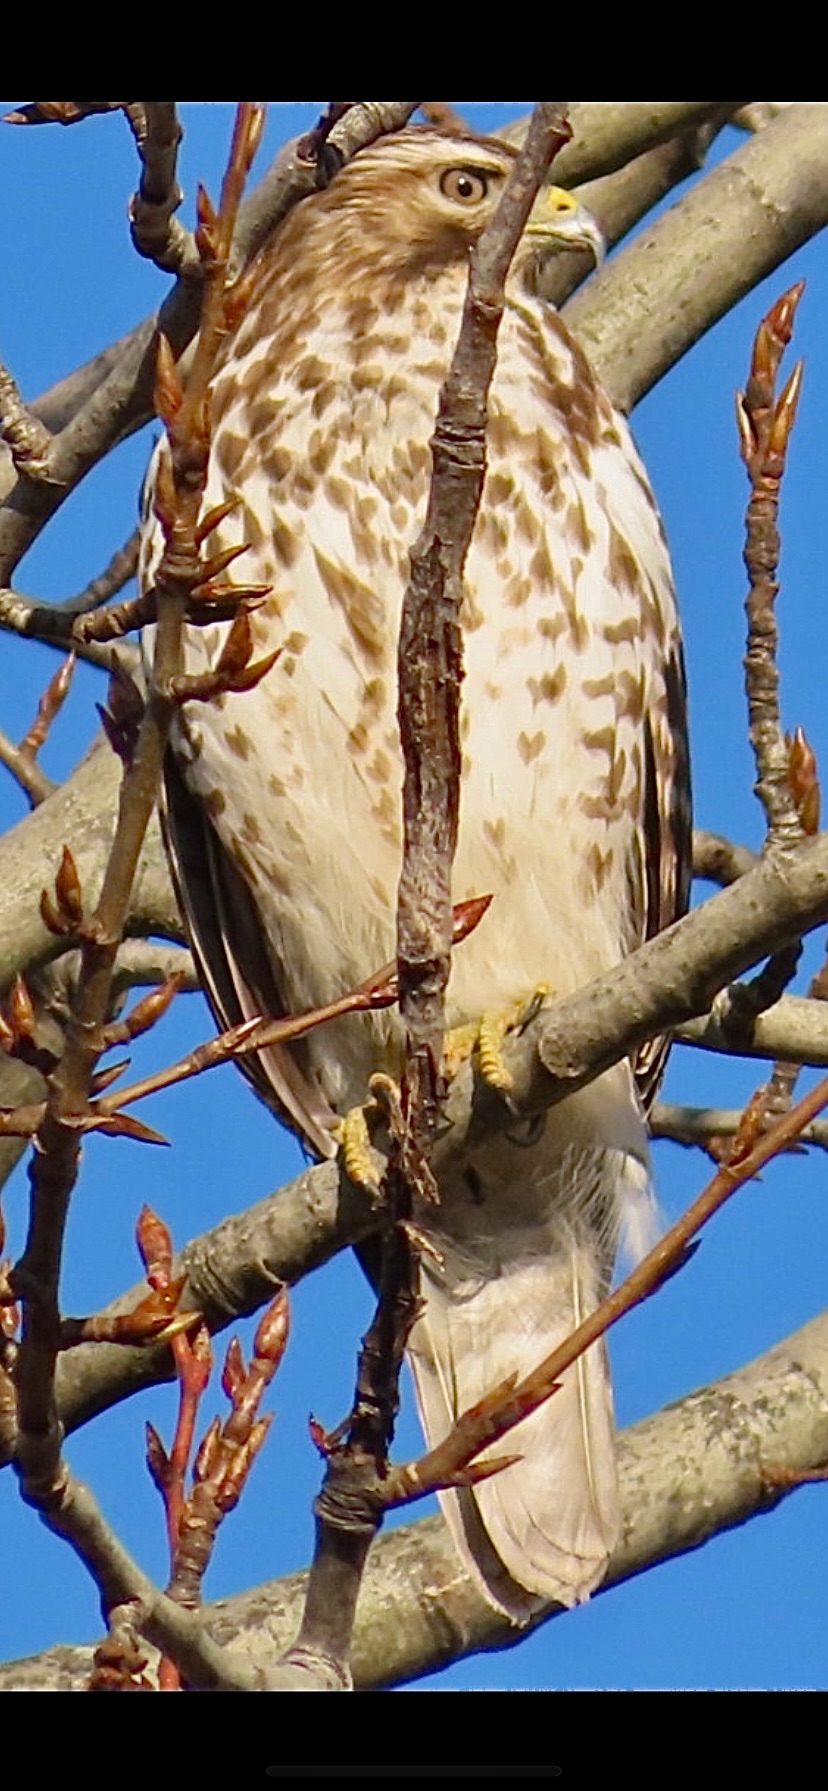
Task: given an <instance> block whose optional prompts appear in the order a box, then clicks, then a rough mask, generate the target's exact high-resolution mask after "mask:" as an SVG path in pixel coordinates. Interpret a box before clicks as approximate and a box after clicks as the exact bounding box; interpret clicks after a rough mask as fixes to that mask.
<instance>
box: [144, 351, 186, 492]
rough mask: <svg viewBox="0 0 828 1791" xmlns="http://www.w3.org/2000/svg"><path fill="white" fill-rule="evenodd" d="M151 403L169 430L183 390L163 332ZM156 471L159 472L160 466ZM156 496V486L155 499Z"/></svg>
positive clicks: (179, 404) (181, 402)
mask: <svg viewBox="0 0 828 1791" xmlns="http://www.w3.org/2000/svg"><path fill="white" fill-rule="evenodd" d="M152 401H153V405H154V407H155V413H156V416H159V417H160V418H161V421H162V423H163V424H164V425H165V427H166V428H167V429H169V428H170V425H171V424H172V423H174V422H175V419H176V417H177V416H178V413H179V411H180V409H181V406H182V404H183V402H184V390H183V387H182V384H181V381H180V379H179V377H178V373H177V371H176V365H175V356H174V354H173V351H172V348H171V347H170V344H169V341H168V339H167V337H166V336H165V335H164V332H163V330H159V331H158V334H157V336H156V350H155V386H154V389H153V394H152ZM162 458H163V457H162ZM158 471H159V472H160V464H159V468H158ZM157 495H158V493H157V485H156V499H157ZM156 514H157V511H156Z"/></svg>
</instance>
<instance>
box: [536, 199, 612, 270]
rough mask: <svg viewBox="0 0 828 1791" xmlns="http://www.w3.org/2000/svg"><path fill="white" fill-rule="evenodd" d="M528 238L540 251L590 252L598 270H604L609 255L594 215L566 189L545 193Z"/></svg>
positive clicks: (539, 200)
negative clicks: (606, 256)
mask: <svg viewBox="0 0 828 1791" xmlns="http://www.w3.org/2000/svg"><path fill="white" fill-rule="evenodd" d="M525 234H526V236H527V237H528V238H529V240H530V242H531V244H532V246H533V247H535V248H538V249H544V248H547V249H550V250H551V249H556V248H558V249H588V250H589V252H590V254H591V255H592V256H593V257H594V260H595V265H596V267H600V264H601V262H602V261H603V259H604V256H605V254H606V252H607V245H606V243H605V241H604V237H603V234H602V231H601V229H600V227H599V225H598V223H597V221H596V219H595V218H594V217H593V215H592V212H591V211H587V208H586V206H585V205H582V204H581V202H580V200H578V199H576V198H575V197H574V195H573V194H572V193H567V192H565V191H564V188H563V187H544V188H543V189H542V191H541V193H540V194H539V196H538V198H537V200H536V202H535V206H534V209H533V211H532V214H531V216H530V218H529V222H528V224H527V226H526V232H525Z"/></svg>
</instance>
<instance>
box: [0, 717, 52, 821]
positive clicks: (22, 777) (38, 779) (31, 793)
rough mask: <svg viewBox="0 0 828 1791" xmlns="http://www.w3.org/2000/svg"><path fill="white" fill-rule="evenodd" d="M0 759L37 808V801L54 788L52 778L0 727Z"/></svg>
mask: <svg viewBox="0 0 828 1791" xmlns="http://www.w3.org/2000/svg"><path fill="white" fill-rule="evenodd" d="M0 761H2V763H3V764H4V765H5V767H6V770H7V771H10V772H11V774H12V777H14V778H16V779H17V782H18V783H19V785H20V788H21V790H23V791H24V793H25V795H26V796H27V797H28V799H29V802H30V803H31V806H32V808H37V805H38V803H40V802H44V801H45V799H46V797H47V796H51V794H52V791H53V790H54V789H55V788H56V785H55V784H54V783H53V782H52V779H51V778H50V777H47V775H46V772H45V771H41V769H40V766H39V765H38V764H36V763H35V761H34V759H33V758H32V757H31V755H30V754H29V753H25V752H24V751H23V749H22V747H20V746H15V744H14V741H13V740H10V739H9V737H8V734H4V732H3V729H2V728H0Z"/></svg>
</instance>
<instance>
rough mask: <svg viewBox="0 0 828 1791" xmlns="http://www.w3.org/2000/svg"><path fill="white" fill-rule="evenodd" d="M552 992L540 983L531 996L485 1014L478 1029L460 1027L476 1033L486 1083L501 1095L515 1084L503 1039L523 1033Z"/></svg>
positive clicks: (467, 1053)
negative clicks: (505, 1059) (505, 1053)
mask: <svg viewBox="0 0 828 1791" xmlns="http://www.w3.org/2000/svg"><path fill="white" fill-rule="evenodd" d="M549 994H550V989H549V986H548V984H547V983H538V985H537V987H536V988H535V989H533V991H532V994H531V995H530V996H529V997H528V998H525V999H523V1000H521V1001H515V1002H513V1004H512V1006H511V1007H508V1008H503V1009H501V1010H499V1011H498V1012H491V1013H487V1014H483V1016H482V1018H481V1019H480V1021H479V1023H478V1025H477V1026H476V1028H474V1027H473V1028H471V1029H470V1028H467V1027H458V1028H457V1033H458V1035H460V1034H463V1033H465V1032H467V1031H469V1030H471V1031H472V1032H473V1033H475V1037H474V1039H473V1044H472V1049H473V1048H474V1045H475V1044H476V1045H477V1052H478V1057H479V1060H480V1074H481V1075H482V1077H483V1080H484V1082H488V1084H489V1087H490V1088H495V1089H497V1090H498V1091H499V1093H500V1094H504V1095H508V1094H509V1093H510V1092H511V1089H512V1086H513V1079H512V1076H511V1073H510V1071H509V1070H507V1068H506V1065H505V1063H504V1061H503V1040H504V1039H505V1037H506V1034H507V1033H509V1032H522V1031H523V1029H524V1027H525V1026H528V1025H529V1022H530V1020H534V1018H535V1015H536V1014H537V1013H538V1011H539V1009H540V1008H541V1007H542V1006H543V1003H544V1001H545V1000H546V997H547V996H548V995H549ZM454 1037H455V1034H453V1033H450V1034H449V1039H450V1040H453V1039H454ZM465 1055H466V1056H467V1057H468V1056H470V1055H471V1052H470V1051H468V1050H467V1051H466V1054H465ZM462 1061H464V1060H463V1059H462V1058H461V1059H460V1062H462ZM458 1067H459V1066H458ZM447 1073H450V1072H447Z"/></svg>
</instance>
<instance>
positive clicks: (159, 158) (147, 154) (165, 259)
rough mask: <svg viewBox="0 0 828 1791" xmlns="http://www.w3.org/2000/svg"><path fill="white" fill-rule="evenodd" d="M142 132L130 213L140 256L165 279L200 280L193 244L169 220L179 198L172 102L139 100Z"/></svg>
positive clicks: (177, 223) (176, 222)
mask: <svg viewBox="0 0 828 1791" xmlns="http://www.w3.org/2000/svg"><path fill="white" fill-rule="evenodd" d="M143 107H144V116H145V121H146V128H145V130H144V131H143V132H142V133H141V135H140V137H138V139H137V142H138V152H139V155H140V157H141V164H142V166H141V184H140V186H139V188H138V191H137V193H136V194H135V196H134V198H133V200H132V203H131V205H130V208H129V216H130V226H131V234H132V240H133V243H134V244H135V247H136V249H137V250H138V254H139V255H143V256H145V257H146V259H147V260H148V261H154V263H155V265H156V267H160V268H161V269H162V270H163V272H164V273H167V274H183V275H185V276H191V277H195V278H196V279H199V280H200V278H201V262H200V259H199V254H198V250H197V248H196V245H195V238H194V236H193V235H192V233H191V232H190V231H189V230H185V229H184V226H183V224H181V223H180V221H179V219H178V218H176V217H175V216H174V213H175V212H176V211H177V210H178V207H179V205H180V204H181V201H182V198H183V194H182V191H181V188H180V186H179V184H178V180H177V178H176V163H177V158H178V145H179V143H180V142H181V137H182V130H181V126H180V124H179V122H178V117H177V114H176V109H175V101H174V100H144V102H143Z"/></svg>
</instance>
